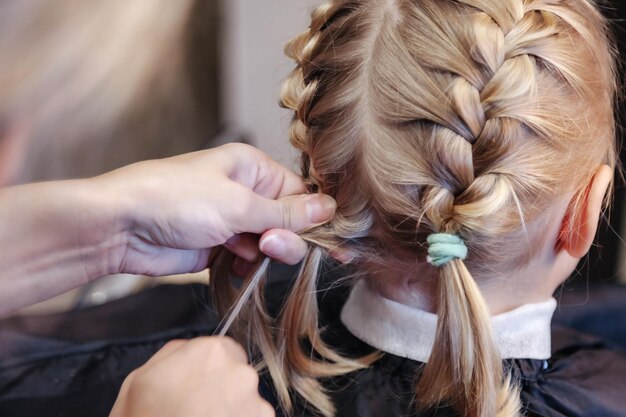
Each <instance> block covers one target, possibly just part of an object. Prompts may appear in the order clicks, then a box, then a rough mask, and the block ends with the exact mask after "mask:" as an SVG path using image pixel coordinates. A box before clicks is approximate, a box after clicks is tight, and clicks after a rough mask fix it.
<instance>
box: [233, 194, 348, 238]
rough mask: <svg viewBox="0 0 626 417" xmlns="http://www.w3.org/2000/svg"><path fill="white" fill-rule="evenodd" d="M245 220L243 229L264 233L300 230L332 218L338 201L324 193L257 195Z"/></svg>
mask: <svg viewBox="0 0 626 417" xmlns="http://www.w3.org/2000/svg"><path fill="white" fill-rule="evenodd" d="M253 207H254V209H253V210H252V213H249V215H248V217H247V218H246V219H244V222H243V224H242V226H245V230H241V232H250V233H258V234H260V233H263V232H265V231H267V230H269V229H286V230H290V231H292V232H301V231H303V230H306V229H310V228H312V227H314V226H319V225H320V224H324V223H326V222H328V221H330V219H332V217H333V215H334V214H335V210H336V209H337V203H336V202H335V200H334V199H333V198H332V197H329V196H327V195H325V194H311V195H294V196H288V197H283V198H281V199H278V200H272V199H268V198H264V197H261V196H258V197H257V198H256V201H255V202H254V204H253Z"/></svg>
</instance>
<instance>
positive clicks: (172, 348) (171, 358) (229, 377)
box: [110, 337, 275, 417]
mask: <svg viewBox="0 0 626 417" xmlns="http://www.w3.org/2000/svg"><path fill="white" fill-rule="evenodd" d="M258 382H259V377H258V375H257V373H256V371H255V370H254V368H252V366H250V365H248V363H247V358H246V355H245V353H244V351H243V349H242V348H241V346H239V345H238V344H237V343H235V342H234V341H233V340H232V339H229V338H227V337H201V338H196V339H193V340H190V341H182V340H175V341H172V342H169V343H168V344H167V345H165V346H164V347H163V348H162V349H161V350H160V351H159V352H157V353H156V354H155V355H154V356H153V357H152V358H151V359H150V360H149V361H148V362H147V363H146V364H145V365H143V366H142V367H140V368H138V369H137V370H135V371H133V372H132V373H131V374H130V375H129V376H128V377H127V378H126V380H125V381H124V383H123V385H122V389H121V390H120V394H119V396H118V398H117V401H116V402H115V406H114V407H113V410H112V411H111V414H110V417H139V416H151V417H160V416H163V417H165V416H167V417H172V416H185V417H248V416H255V417H273V416H274V414H275V413H274V410H273V408H272V407H271V406H270V405H269V404H268V403H267V402H266V401H265V400H263V399H262V398H261V396H260V395H259V392H258Z"/></svg>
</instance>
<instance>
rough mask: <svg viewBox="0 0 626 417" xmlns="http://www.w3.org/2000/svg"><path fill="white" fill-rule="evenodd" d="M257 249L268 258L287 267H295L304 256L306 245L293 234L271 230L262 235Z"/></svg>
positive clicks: (281, 230)
mask: <svg viewBox="0 0 626 417" xmlns="http://www.w3.org/2000/svg"><path fill="white" fill-rule="evenodd" d="M259 248H260V249H261V252H263V253H264V254H266V255H267V256H269V257H270V258H273V259H276V260H278V261H280V262H283V263H285V264H287V265H295V264H297V263H298V262H300V261H301V260H302V258H304V255H306V250H307V244H306V242H305V241H304V240H302V239H301V238H300V237H299V236H298V235H296V234H295V233H293V232H290V231H288V230H283V229H272V230H269V231H267V232H265V233H264V234H263V236H262V237H261V240H260V242H259Z"/></svg>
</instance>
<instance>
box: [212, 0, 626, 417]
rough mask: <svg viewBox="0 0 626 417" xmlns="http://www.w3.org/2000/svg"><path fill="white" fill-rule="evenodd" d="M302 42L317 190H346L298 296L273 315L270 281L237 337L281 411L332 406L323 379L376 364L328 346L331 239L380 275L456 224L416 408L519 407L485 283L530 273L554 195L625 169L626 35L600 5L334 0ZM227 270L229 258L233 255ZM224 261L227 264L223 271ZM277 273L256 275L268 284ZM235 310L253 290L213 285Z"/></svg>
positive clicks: (301, 132) (307, 134)
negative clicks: (324, 282)
mask: <svg viewBox="0 0 626 417" xmlns="http://www.w3.org/2000/svg"><path fill="white" fill-rule="evenodd" d="M286 52H287V55H288V56H289V57H291V58H292V59H293V60H294V61H295V62H296V68H295V69H294V71H293V72H292V74H291V75H290V76H289V78H288V79H287V80H286V82H285V84H284V86H283V91H282V101H281V102H282V105H283V106H284V107H286V108H288V109H292V110H293V111H294V118H293V122H292V124H291V129H290V139H291V143H292V144H293V146H295V147H296V148H297V149H298V150H300V151H301V153H302V174H303V176H304V178H305V179H306V180H307V182H308V184H309V187H310V190H311V191H312V192H315V191H321V192H324V193H327V194H329V195H331V196H333V197H334V198H335V199H336V201H337V214H336V216H335V217H334V219H333V220H332V221H331V222H330V224H328V225H325V226H321V227H318V228H315V229H313V230H309V231H307V232H304V233H302V237H303V238H304V239H305V240H307V241H308V242H309V243H310V249H309V252H308V254H307V256H306V258H305V260H304V261H303V264H302V266H301V269H300V272H299V274H298V276H297V278H296V279H295V282H294V284H293V287H292V289H291V292H290V294H289V295H288V297H287V299H286V302H285V304H284V308H283V309H282V311H281V312H280V314H279V316H278V317H277V318H274V317H271V316H270V315H268V314H267V312H266V309H265V302H264V300H263V279H261V281H260V283H259V284H258V286H256V287H255V288H254V289H253V295H252V299H251V301H250V302H247V303H245V304H243V301H242V302H241V303H239V304H240V305H238V306H235V308H234V309H233V310H232V311H233V312H234V313H239V318H240V320H239V321H238V322H237V323H236V325H235V327H234V329H233V330H234V332H235V334H236V335H238V337H239V338H240V340H242V341H245V342H247V343H248V346H249V347H250V349H251V350H252V351H253V352H255V353H257V354H260V357H261V358H262V360H261V362H260V364H259V366H260V367H261V368H265V369H267V371H268V372H269V374H270V376H271V378H272V380H273V382H274V385H275V387H276V392H277V394H278V398H279V400H280V402H281V404H282V407H283V408H284V409H285V410H286V411H287V412H289V411H290V410H292V407H293V402H294V400H297V399H300V400H304V401H307V402H308V403H309V404H310V405H312V406H313V407H314V408H315V409H316V410H317V412H319V413H320V414H322V415H324V416H327V417H329V416H333V415H334V412H335V407H334V405H333V404H332V401H331V400H330V399H329V397H328V393H327V392H326V391H325V390H324V388H323V385H322V381H323V379H324V378H327V377H331V376H334V375H342V374H346V373H349V372H351V371H354V370H356V369H360V368H363V367H365V366H368V365H369V364H370V363H371V362H372V361H374V360H376V356H375V355H374V356H368V357H366V358H358V359H348V358H345V357H343V356H341V355H340V354H339V353H337V352H335V351H333V350H332V349H331V348H330V347H328V346H327V345H326V344H325V343H324V337H323V332H322V331H321V330H320V328H319V323H318V320H319V317H318V314H319V312H318V305H317V299H316V291H317V280H318V274H319V270H320V265H321V263H322V262H323V261H324V259H325V258H326V257H327V256H328V252H329V251H333V250H337V249H338V248H346V249H349V250H350V252H351V253H353V254H356V256H355V258H354V259H353V260H352V263H353V264H354V269H355V270H356V271H358V272H357V273H356V275H355V277H356V278H355V279H361V278H362V277H364V276H367V268H368V267H369V266H370V265H371V264H372V260H376V261H375V262H377V263H378V264H379V265H380V264H382V265H384V264H385V262H387V261H388V260H390V259H391V258H392V257H393V256H394V254H395V253H398V251H397V250H396V249H397V248H400V249H401V250H402V251H403V252H402V253H407V251H409V252H410V253H414V254H415V257H416V258H417V261H415V277H416V278H417V279H419V276H420V269H422V268H431V266H429V265H427V264H426V263H425V262H424V259H425V249H424V247H425V241H426V237H427V236H428V234H430V233H439V232H441V233H453V234H457V235H458V236H460V237H461V238H462V239H463V240H464V241H465V244H466V245H467V248H468V256H467V258H466V260H465V261H462V260H459V259H455V260H453V261H451V262H449V263H448V264H446V265H445V266H443V267H441V268H440V272H439V275H440V277H439V281H438V284H437V285H438V287H437V294H438V301H437V303H436V305H437V314H438V322H437V333H436V341H435V343H434V348H433V352H432V354H431V356H430V359H429V360H428V363H426V364H425V366H424V367H423V369H422V371H421V375H420V377H419V378H418V382H417V384H416V397H415V398H416V402H415V403H416V406H417V408H418V409H427V408H429V407H434V406H437V405H438V404H444V403H445V404H448V405H451V406H452V407H454V408H455V409H456V410H457V411H458V412H459V414H460V415H463V416H469V417H490V416H502V417H504V416H506V417H511V416H517V415H520V414H521V413H522V411H521V405H520V397H519V391H518V389H517V387H516V383H515V381H511V379H510V377H509V376H508V375H507V372H506V370H505V369H503V365H502V360H501V358H500V356H499V353H498V350H497V347H496V346H495V345H494V340H493V336H492V330H491V324H490V315H489V310H488V307H487V305H486V302H485V300H484V298H483V296H482V295H481V292H480V290H479V287H478V285H477V281H478V280H481V279H483V280H484V279H489V276H490V274H493V273H494V271H495V272H502V273H504V272H506V271H513V270H516V269H521V268H523V267H524V266H525V265H527V264H528V262H529V260H530V259H532V258H533V256H534V255H535V252H534V251H535V250H536V249H537V248H538V247H541V245H542V244H543V243H544V242H545V239H546V236H545V226H546V225H547V224H549V222H550V221H554V220H555V219H554V218H552V217H551V213H553V212H552V211H551V207H553V205H554V202H555V200H557V199H559V198H561V197H562V196H570V197H571V201H572V202H571V203H570V205H569V208H568V210H569V214H570V215H575V214H576V212H577V211H578V210H580V207H581V204H582V202H583V200H584V198H585V192H584V190H585V188H586V186H587V184H588V183H589V181H590V180H591V179H592V177H593V175H594V172H595V170H596V169H597V167H598V166H599V165H600V164H608V165H610V166H612V167H614V166H615V159H616V151H615V122H614V101H615V91H616V81H615V64H614V56H613V47H612V42H611V40H610V37H609V35H608V29H607V22H606V20H605V19H604V18H603V16H602V15H601V13H600V11H599V9H598V6H597V5H596V4H594V3H593V2H592V1H591V0H331V1H327V2H325V3H323V4H322V5H321V6H319V7H318V8H316V9H315V10H314V11H313V13H312V17H311V25H310V27H309V29H308V30H307V31H305V32H304V33H302V34H301V35H299V36H298V37H296V38H295V39H294V40H292V41H291V42H290V43H289V44H288V45H287V48H286ZM222 265H226V263H225V262H222ZM220 269H223V267H217V271H218V272H219V271H220ZM263 269H264V268H261V269H259V270H257V271H256V272H255V273H254V274H252V275H251V277H249V278H250V280H251V281H249V282H257V280H256V278H259V277H260V276H261V275H260V274H264V273H265V271H264V270H263ZM211 282H212V284H211V285H212V286H213V287H214V294H215V296H216V302H217V304H218V307H219V308H220V310H221V311H222V312H226V311H228V310H229V308H231V307H232V305H233V302H234V301H235V298H236V296H237V293H238V291H237V290H236V289H235V288H233V287H232V286H230V284H228V283H227V282H226V281H224V280H211Z"/></svg>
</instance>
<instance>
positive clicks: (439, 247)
mask: <svg viewBox="0 0 626 417" xmlns="http://www.w3.org/2000/svg"><path fill="white" fill-rule="evenodd" d="M426 241H427V242H428V257H427V258H426V260H427V261H428V263H429V264H431V265H433V266H436V267H441V266H444V265H445V264H447V263H448V262H450V261H451V260H453V259H461V260H463V259H465V257H466V256H467V246H465V242H463V239H461V238H460V237H458V236H457V235H452V234H449V233H433V234H431V235H430V236H428V238H427V239H426Z"/></svg>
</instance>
